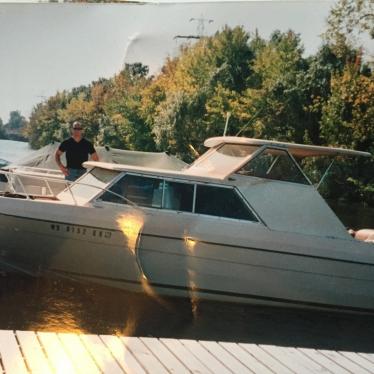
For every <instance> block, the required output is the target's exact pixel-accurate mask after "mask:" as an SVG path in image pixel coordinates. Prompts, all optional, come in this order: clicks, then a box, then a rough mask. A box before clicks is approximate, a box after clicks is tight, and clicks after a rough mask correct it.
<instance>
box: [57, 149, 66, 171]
mask: <svg viewBox="0 0 374 374" xmlns="http://www.w3.org/2000/svg"><path fill="white" fill-rule="evenodd" d="M63 153H64V152H62V151H60V150H59V149H58V150H57V151H56V153H55V160H56V163H57V165H58V167H59V168H60V170H61V171H62V173H63V174H64V175H66V176H67V175H69V171H68V169H67V168H66V167H65V166H64V165H63V164H62V162H61V155H62V154H63Z"/></svg>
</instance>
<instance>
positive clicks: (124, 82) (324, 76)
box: [0, 0, 374, 205]
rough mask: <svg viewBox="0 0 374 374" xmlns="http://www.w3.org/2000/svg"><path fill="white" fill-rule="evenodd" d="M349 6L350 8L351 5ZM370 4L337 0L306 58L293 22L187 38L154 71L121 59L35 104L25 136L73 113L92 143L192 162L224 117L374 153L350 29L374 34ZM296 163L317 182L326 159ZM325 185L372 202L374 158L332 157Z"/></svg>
mask: <svg viewBox="0 0 374 374" xmlns="http://www.w3.org/2000/svg"><path fill="white" fill-rule="evenodd" d="M347 4H348V5H352V4H353V5H355V6H356V8H352V6H351V8H350V11H347V9H346V8H347V6H348V5H347ZM360 4H361V5H360ZM366 4H367V3H366V2H362V1H361V0H341V1H340V2H338V3H337V5H336V6H335V8H334V9H333V10H332V11H331V14H330V17H329V19H328V28H327V31H326V34H325V38H324V43H323V44H322V45H321V47H320V48H319V50H318V51H317V52H316V53H315V54H314V55H311V56H308V57H305V56H304V49H303V45H302V41H301V39H300V36H299V35H298V34H296V33H295V32H293V31H292V30H289V31H287V32H280V31H274V32H273V33H272V35H271V36H270V38H269V39H268V40H266V39H264V38H262V37H261V36H260V35H259V34H258V33H257V32H255V33H253V34H251V33H249V32H248V31H246V30H245V29H244V28H243V27H240V26H238V27H228V26H226V27H224V28H223V29H222V30H220V31H217V32H216V33H215V34H214V35H213V36H209V37H203V38H201V39H199V40H198V41H197V42H194V43H193V44H189V43H187V44H185V45H183V46H182V47H181V49H180V51H179V54H178V55H177V56H176V57H173V58H172V57H169V58H168V59H167V60H166V61H165V64H164V66H163V67H162V70H161V72H160V73H159V74H157V75H155V76H150V75H149V70H148V67H147V66H144V65H143V64H141V63H134V64H126V65H125V67H124V69H123V70H122V71H121V72H119V73H118V74H117V75H115V76H114V77H112V78H110V79H99V80H97V81H94V82H92V83H91V84H90V85H87V86H80V87H76V88H73V89H72V90H69V91H62V92H58V93H57V94H56V95H54V96H52V97H49V98H48V99H46V100H45V101H43V102H40V103H39V104H37V105H36V106H35V107H34V109H33V111H32V113H31V116H30V119H29V121H27V125H26V131H27V137H28V140H29V142H30V144H31V146H32V147H33V148H39V147H42V146H44V145H46V144H49V143H50V142H52V141H61V140H62V139H63V138H65V137H67V136H68V135H69V124H70V123H72V122H73V121H75V120H79V121H81V122H82V123H83V124H84V125H85V128H86V136H87V137H88V138H90V139H91V140H93V141H94V142H95V143H96V144H100V145H109V146H112V147H115V148H125V149H130V150H142V151H155V150H158V151H168V152H171V153H172V154H175V155H177V156H179V157H181V158H182V159H183V160H185V161H187V162H190V161H192V160H193V159H194V158H195V154H194V153H193V152H192V151H191V148H193V149H195V150H197V152H199V153H201V152H203V142H204V140H205V139H206V138H208V137H210V136H219V135H222V134H223V130H224V127H225V122H226V119H227V116H228V115H229V124H228V131H227V135H238V134H239V135H240V136H247V137H255V138H264V139H275V140H280V141H289V142H297V143H304V144H316V145H329V146H338V147H347V148H353V149H356V150H364V151H369V152H371V153H372V154H374V124H373V123H374V121H373V120H374V105H373V103H374V81H373V71H372V67H371V66H370V64H368V63H366V62H365V59H364V57H365V56H363V53H362V49H360V48H358V47H357V46H355V43H354V39H353V36H352V33H353V31H354V30H353V29H354V27H358V28H361V29H360V31H364V32H366V31H369V34H370V35H371V36H373V35H374V34H372V32H373V30H372V28H370V27H372V26H371V25H372V23H370V22H368V20H367V16H366V15H367V14H369V15H370V12H371V11H372V10H371V9H369V10H368V9H366V8H365V6H366ZM361 13H363V14H365V16H362V15H360V14H361ZM371 14H372V13H371ZM371 19H372V18H371ZM355 20H356V21H355ZM0 135H1V126H0ZM191 146H192V147H191ZM302 163H303V167H304V168H305V169H306V170H307V171H308V173H309V175H310V176H311V177H312V178H315V179H316V180H317V179H318V178H320V177H321V175H322V170H323V167H325V166H326V160H309V161H303V162H302ZM347 175H350V177H349V178H348V179H347ZM322 192H323V193H324V194H325V195H326V197H329V198H345V199H349V200H350V201H364V202H366V203H368V204H371V205H374V161H373V158H371V159H370V158H369V159H362V158H359V159H354V160H353V159H352V160H350V159H349V160H343V159H342V160H338V162H337V164H336V165H335V168H333V169H332V171H331V175H330V177H329V178H327V179H326V181H325V183H324V186H323V191H322Z"/></svg>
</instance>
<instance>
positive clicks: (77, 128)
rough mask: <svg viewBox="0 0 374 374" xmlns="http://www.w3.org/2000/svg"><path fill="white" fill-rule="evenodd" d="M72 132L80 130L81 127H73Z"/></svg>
mask: <svg viewBox="0 0 374 374" xmlns="http://www.w3.org/2000/svg"><path fill="white" fill-rule="evenodd" d="M73 130H79V131H80V130H82V128H81V127H73Z"/></svg>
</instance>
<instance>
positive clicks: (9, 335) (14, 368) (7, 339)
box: [0, 330, 28, 374]
mask: <svg viewBox="0 0 374 374" xmlns="http://www.w3.org/2000/svg"><path fill="white" fill-rule="evenodd" d="M0 356H1V360H2V363H3V365H4V369H5V373H6V374H13V373H17V374H18V373H19V374H27V373H28V370H27V368H26V364H25V361H24V359H23V356H22V354H21V351H20V349H19V346H18V342H17V340H16V337H15V335H14V333H13V331H9V330H0Z"/></svg>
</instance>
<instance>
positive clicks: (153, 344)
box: [140, 338, 190, 374]
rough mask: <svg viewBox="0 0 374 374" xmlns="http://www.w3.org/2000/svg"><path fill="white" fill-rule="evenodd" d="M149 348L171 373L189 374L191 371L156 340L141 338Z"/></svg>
mask: <svg viewBox="0 0 374 374" xmlns="http://www.w3.org/2000/svg"><path fill="white" fill-rule="evenodd" d="M140 340H141V341H142V342H143V343H144V344H145V345H146V346H147V348H148V349H149V350H150V351H151V352H152V353H153V355H154V356H155V357H157V358H158V359H159V360H160V361H161V362H162V363H163V364H164V366H165V367H166V369H167V370H168V371H169V372H170V373H178V374H179V373H181V374H182V373H189V372H190V371H189V370H188V369H187V368H186V367H185V366H184V365H183V364H182V362H181V361H179V360H178V358H177V357H176V356H174V355H173V354H172V353H171V352H170V351H169V350H168V349H167V348H166V347H165V345H164V344H162V343H161V342H160V341H159V340H158V339H156V338H140Z"/></svg>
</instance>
